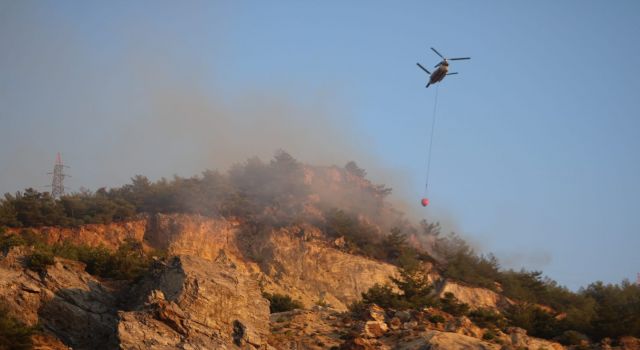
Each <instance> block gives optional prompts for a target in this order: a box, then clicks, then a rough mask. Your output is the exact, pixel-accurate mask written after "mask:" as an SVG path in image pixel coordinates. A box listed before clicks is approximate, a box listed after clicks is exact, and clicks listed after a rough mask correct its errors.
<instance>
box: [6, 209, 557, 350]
mask: <svg viewBox="0 0 640 350" xmlns="http://www.w3.org/2000/svg"><path fill="white" fill-rule="evenodd" d="M14 234H17V232H15V233H14ZM35 234H37V235H40V236H41V237H42V238H43V239H46V240H48V241H49V242H50V243H54V242H61V241H67V242H76V243H83V244H87V243H88V244H97V245H104V246H106V247H108V248H110V249H112V250H115V249H116V248H117V246H118V245H119V244H120V243H122V242H125V240H127V239H137V240H140V241H141V242H143V243H144V246H145V247H146V249H148V250H150V249H153V248H155V249H163V250H166V251H167V252H168V256H170V258H166V259H157V260H156V261H155V262H154V263H153V266H152V268H151V269H150V270H149V271H148V272H146V273H145V274H144V276H143V277H142V278H140V279H139V280H138V281H136V282H135V283H134V284H133V285H132V286H128V285H125V286H123V285H119V284H118V283H114V282H113V281H109V280H103V279H99V278H96V277H94V276H92V275H89V274H88V273H86V272H85V271H84V265H83V264H82V263H79V262H76V261H71V260H67V259H61V258H55V262H54V264H52V265H50V266H48V267H46V269H45V270H44V271H41V272H40V273H38V272H34V271H31V270H30V269H28V268H26V267H25V263H24V261H25V259H26V257H27V256H28V255H29V249H30V248H28V247H12V248H11V249H9V251H8V252H7V253H6V254H5V255H4V256H3V257H2V259H1V260H0V276H2V278H0V281H1V282H0V283H1V284H0V298H1V299H2V300H4V301H5V302H7V303H8V305H9V310H10V312H11V314H12V315H14V316H15V317H17V318H19V319H20V320H21V321H23V322H24V323H26V324H28V325H36V324H39V325H40V327H41V328H42V329H43V332H42V333H41V335H39V338H38V339H36V345H38V344H40V343H45V344H48V345H47V346H50V347H53V348H55V347H57V348H65V346H68V347H73V348H74V349H94V348H104V349H112V348H122V349H171V348H185V349H186V348H191V349H227V348H228V349H234V348H243V349H244V348H256V349H260V348H268V347H272V348H275V349H289V348H291V347H292V346H295V345H292V344H302V345H301V346H302V347H301V348H317V349H322V348H331V347H332V346H336V347H341V348H354V349H356V348H370V349H378V348H379V349H395V348H406V349H413V348H416V349H417V348H420V347H421V346H425V345H427V344H432V346H433V347H432V348H433V349H444V348H447V349H457V348H459V349H499V348H500V346H499V345H497V343H496V342H495V341H494V342H487V341H486V340H482V338H483V337H484V336H485V335H484V332H485V330H483V329H481V328H479V327H478V326H475V325H473V323H472V322H471V321H469V319H467V318H465V317H462V318H456V317H452V316H450V315H447V314H445V313H440V312H438V311H437V310H425V311H421V312H418V313H414V312H399V311H398V312H396V311H392V310H381V309H375V310H374V311H375V312H374V311H371V312H370V315H369V316H367V317H366V318H364V319H356V318H354V317H352V316H349V313H348V312H346V313H345V311H346V307H347V305H349V304H350V303H353V302H354V301H357V300H359V299H360V294H361V293H362V292H365V291H367V290H368V289H369V288H370V287H372V286H373V285H374V284H375V283H387V282H388V280H389V277H390V276H395V275H396V274H397V268H396V267H394V266H392V265H389V264H387V263H383V262H379V261H374V260H371V259H368V258H365V257H362V256H354V255H350V254H347V253H345V252H343V251H341V250H340V249H338V247H336V245H335V244H334V243H330V242H327V240H326V239H324V237H323V235H322V233H321V232H320V231H319V230H318V229H317V228H315V227H313V226H309V225H302V226H289V227H284V228H279V229H273V230H271V231H268V232H265V233H264V234H263V235H260V236H251V237H248V236H247V233H246V232H245V231H243V230H242V229H241V226H240V225H238V224H237V223H234V222H229V221H226V220H222V219H210V218H205V217H202V216H192V215H161V214H158V215H154V216H151V217H148V218H141V219H138V220H135V221H132V222H127V223H120V224H110V225H88V226H84V227H79V228H75V229H71V228H70V229H60V228H42V229H38V230H35ZM432 278H433V280H434V281H435V282H436V285H438V286H439V288H438V290H437V291H436V293H440V294H443V293H445V292H452V293H454V294H455V295H456V296H458V298H459V300H461V301H465V302H467V303H469V304H470V305H473V306H476V307H481V306H485V307H494V308H497V307H499V306H500V303H503V302H505V301H504V300H505V299H504V298H503V297H501V296H500V295H497V294H496V293H494V292H492V291H489V290H486V289H481V288H471V287H465V286H463V285H460V284H457V283H454V282H451V281H446V280H442V279H441V278H440V277H439V276H438V275H437V274H436V273H433V274H432ZM263 292H271V293H282V294H286V295H290V296H292V297H293V298H294V299H299V300H300V301H302V304H303V306H304V308H305V310H300V311H295V312H289V313H284V314H272V315H270V314H269V302H268V301H267V300H266V299H265V298H264V297H263V294H262V293H263ZM436 314H442V315H444V316H443V318H444V320H443V321H442V322H436V323H434V322H431V321H429V317H430V316H433V315H436ZM432 320H433V318H432ZM512 338H513V339H516V340H515V341H512V340H510V339H512ZM495 339H500V342H502V343H505V344H507V343H513V344H516V345H517V344H520V343H523V342H524V343H526V344H529V343H532V342H533V343H535V342H536V341H537V342H541V343H540V344H547V345H548V347H547V348H549V349H558V348H561V347H560V345H559V344H555V343H548V342H542V341H538V340H532V339H530V338H528V337H525V336H524V335H523V334H522V331H521V330H513V334H511V335H509V334H499V335H496V336H495ZM522 339H525V340H522ZM313 342H315V343H313ZM535 344H538V343H535ZM536 349H537V348H536Z"/></svg>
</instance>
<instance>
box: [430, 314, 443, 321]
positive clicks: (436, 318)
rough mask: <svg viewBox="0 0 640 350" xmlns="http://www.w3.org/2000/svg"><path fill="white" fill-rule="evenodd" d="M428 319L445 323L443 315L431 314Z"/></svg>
mask: <svg viewBox="0 0 640 350" xmlns="http://www.w3.org/2000/svg"><path fill="white" fill-rule="evenodd" d="M428 320H429V322H431V323H444V317H442V315H431V316H429V318H428Z"/></svg>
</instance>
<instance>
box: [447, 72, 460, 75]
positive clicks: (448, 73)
mask: <svg viewBox="0 0 640 350" xmlns="http://www.w3.org/2000/svg"><path fill="white" fill-rule="evenodd" d="M454 74H458V72H452V73H447V75H454Z"/></svg>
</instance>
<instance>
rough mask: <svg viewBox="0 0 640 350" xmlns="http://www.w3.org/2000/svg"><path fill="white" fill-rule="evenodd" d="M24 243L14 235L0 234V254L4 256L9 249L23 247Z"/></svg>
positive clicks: (19, 237) (18, 236)
mask: <svg viewBox="0 0 640 350" xmlns="http://www.w3.org/2000/svg"><path fill="white" fill-rule="evenodd" d="M25 244H26V241H25V240H24V239H23V238H22V237H21V236H20V235H15V234H8V233H5V232H4V231H2V232H0V252H2V253H3V254H6V253H7V252H8V251H9V249H10V248H11V247H16V246H21V245H25Z"/></svg>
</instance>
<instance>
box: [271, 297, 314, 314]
mask: <svg viewBox="0 0 640 350" xmlns="http://www.w3.org/2000/svg"><path fill="white" fill-rule="evenodd" d="M262 295H263V296H264V297H265V299H267V300H269V310H270V312H271V313H272V314H273V313H276V312H285V311H291V310H294V309H302V308H303V307H304V305H302V302H300V301H299V300H293V299H291V297H290V296H288V295H284V294H278V293H274V294H270V293H266V292H265V293H262Z"/></svg>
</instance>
